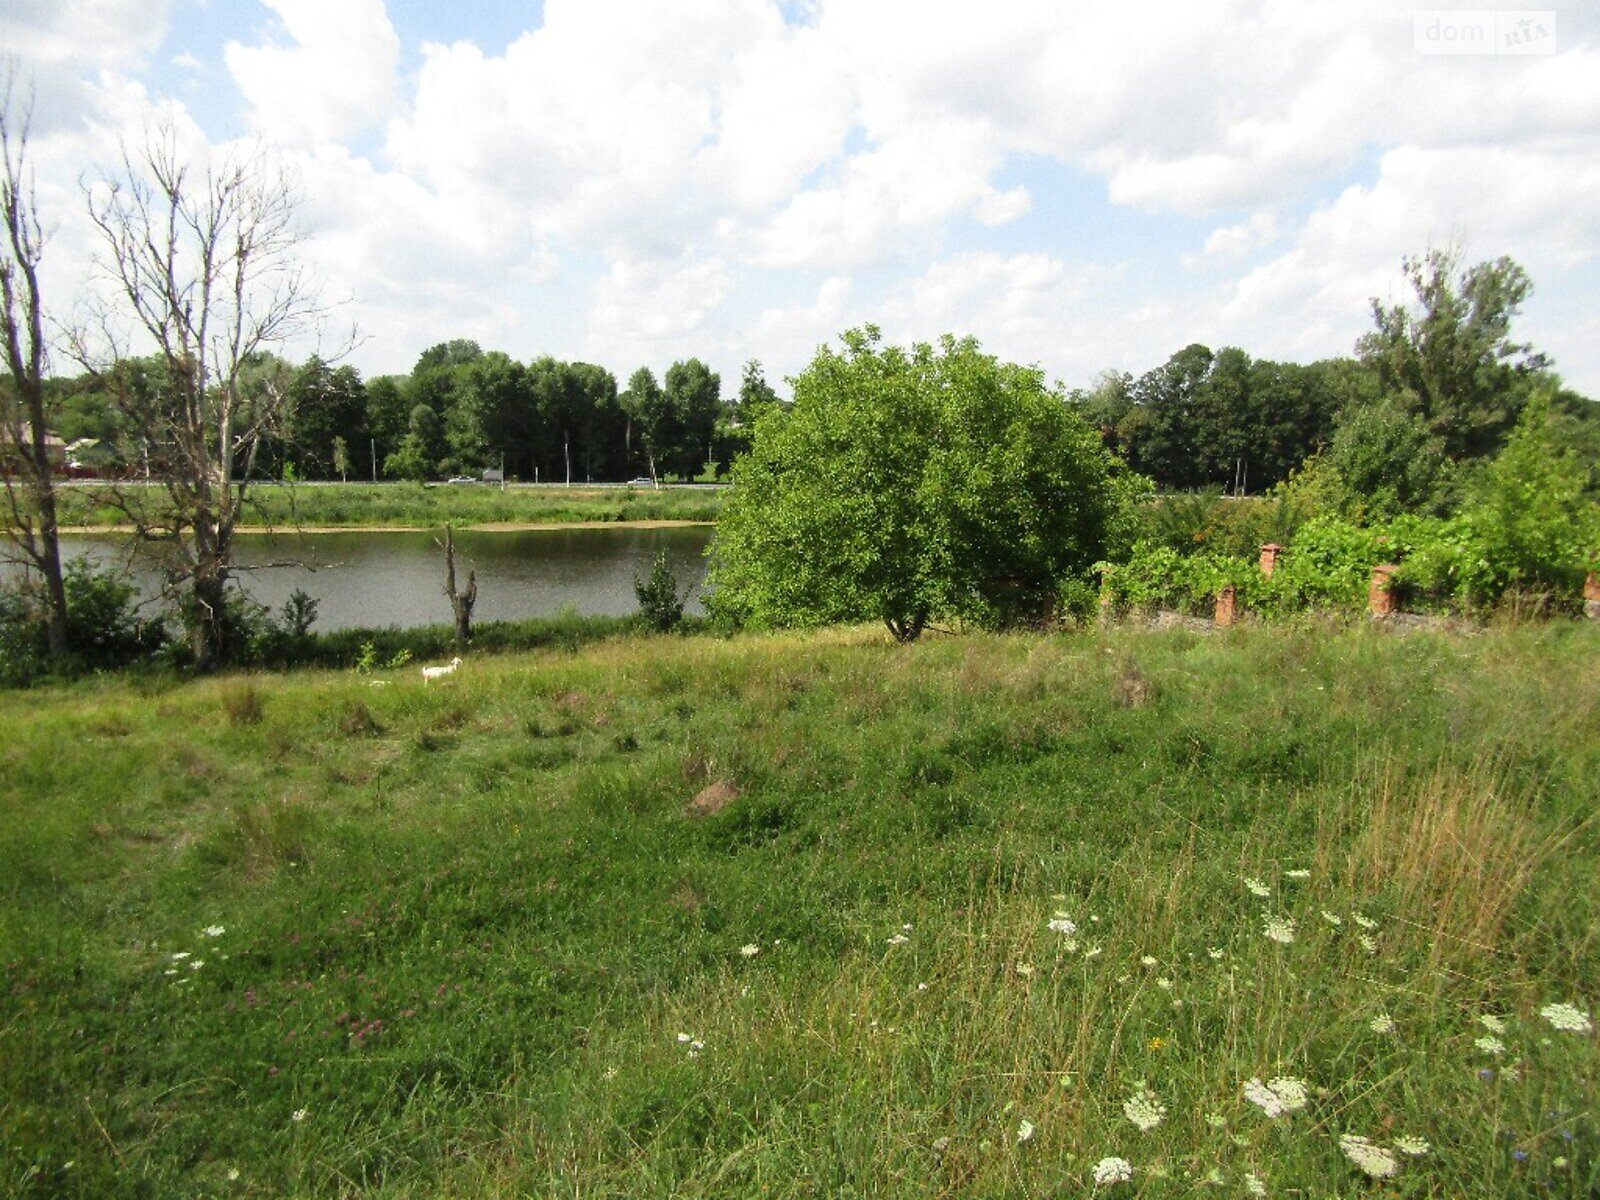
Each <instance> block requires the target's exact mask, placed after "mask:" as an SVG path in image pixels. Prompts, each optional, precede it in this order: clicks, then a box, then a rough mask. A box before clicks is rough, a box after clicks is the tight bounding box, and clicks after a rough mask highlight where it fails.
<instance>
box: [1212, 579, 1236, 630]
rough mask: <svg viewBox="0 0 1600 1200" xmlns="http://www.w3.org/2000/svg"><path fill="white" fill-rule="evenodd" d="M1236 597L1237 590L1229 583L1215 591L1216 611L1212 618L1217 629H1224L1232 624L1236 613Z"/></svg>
mask: <svg viewBox="0 0 1600 1200" xmlns="http://www.w3.org/2000/svg"><path fill="white" fill-rule="evenodd" d="M1238 599H1239V595H1238V592H1237V591H1235V590H1234V586H1233V584H1231V583H1230V584H1228V585H1227V586H1226V587H1224V588H1223V589H1222V590H1221V591H1220V592H1218V593H1217V612H1216V616H1215V617H1213V618H1212V620H1214V621H1215V622H1216V625H1217V628H1218V629H1226V628H1227V627H1228V626H1230V625H1232V624H1233V622H1234V618H1235V616H1236V614H1237V605H1238Z"/></svg>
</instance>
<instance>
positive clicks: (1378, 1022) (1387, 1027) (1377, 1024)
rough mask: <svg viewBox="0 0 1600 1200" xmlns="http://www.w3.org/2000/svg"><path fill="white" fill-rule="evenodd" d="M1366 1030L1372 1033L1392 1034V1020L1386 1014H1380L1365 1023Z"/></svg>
mask: <svg viewBox="0 0 1600 1200" xmlns="http://www.w3.org/2000/svg"><path fill="white" fill-rule="evenodd" d="M1367 1028H1368V1029H1370V1030H1372V1032H1373V1033H1393V1032H1394V1018H1393V1017H1391V1016H1390V1015H1389V1014H1388V1013H1383V1012H1381V1013H1379V1014H1378V1015H1377V1016H1375V1017H1373V1018H1372V1020H1370V1021H1368V1022H1367Z"/></svg>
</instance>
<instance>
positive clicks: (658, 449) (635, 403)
mask: <svg viewBox="0 0 1600 1200" xmlns="http://www.w3.org/2000/svg"><path fill="white" fill-rule="evenodd" d="M618 400H619V402H620V403H621V405H622V411H623V412H624V413H626V414H627V417H628V431H629V433H628V436H629V437H630V439H631V440H632V441H636V442H637V444H638V446H639V449H640V450H641V451H643V453H644V457H645V463H646V465H647V466H648V467H649V470H650V481H651V483H653V484H656V485H657V486H659V485H660V482H661V470H662V463H663V460H664V458H665V456H666V454H667V453H668V452H669V451H670V450H671V448H672V446H673V444H674V443H675V442H676V440H677V438H678V429H677V419H676V414H675V413H674V412H673V410H672V408H671V406H670V405H668V403H667V397H666V393H664V392H663V391H662V390H661V385H660V384H658V383H657V382H656V377H655V375H654V374H653V373H652V372H651V370H650V368H648V367H640V368H639V369H638V370H637V371H635V372H634V373H633V374H632V375H631V376H629V377H628V387H627V390H626V391H624V392H623V393H622V395H621V396H620V397H618Z"/></svg>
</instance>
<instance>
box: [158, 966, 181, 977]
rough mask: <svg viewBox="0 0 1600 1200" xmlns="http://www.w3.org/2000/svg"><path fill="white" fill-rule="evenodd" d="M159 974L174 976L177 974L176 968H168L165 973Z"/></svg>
mask: <svg viewBox="0 0 1600 1200" xmlns="http://www.w3.org/2000/svg"><path fill="white" fill-rule="evenodd" d="M161 973H162V974H163V975H176V974H177V973H178V968H177V967H168V968H167V969H166V970H165V971H163V972H161Z"/></svg>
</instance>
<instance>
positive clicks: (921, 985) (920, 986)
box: [917, 983, 928, 992]
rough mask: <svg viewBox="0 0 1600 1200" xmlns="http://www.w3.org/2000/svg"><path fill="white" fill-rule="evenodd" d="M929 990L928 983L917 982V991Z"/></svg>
mask: <svg viewBox="0 0 1600 1200" xmlns="http://www.w3.org/2000/svg"><path fill="white" fill-rule="evenodd" d="M927 990H928V985H927V984H925V983H919V984H917V991H919V992H925V991H927Z"/></svg>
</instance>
